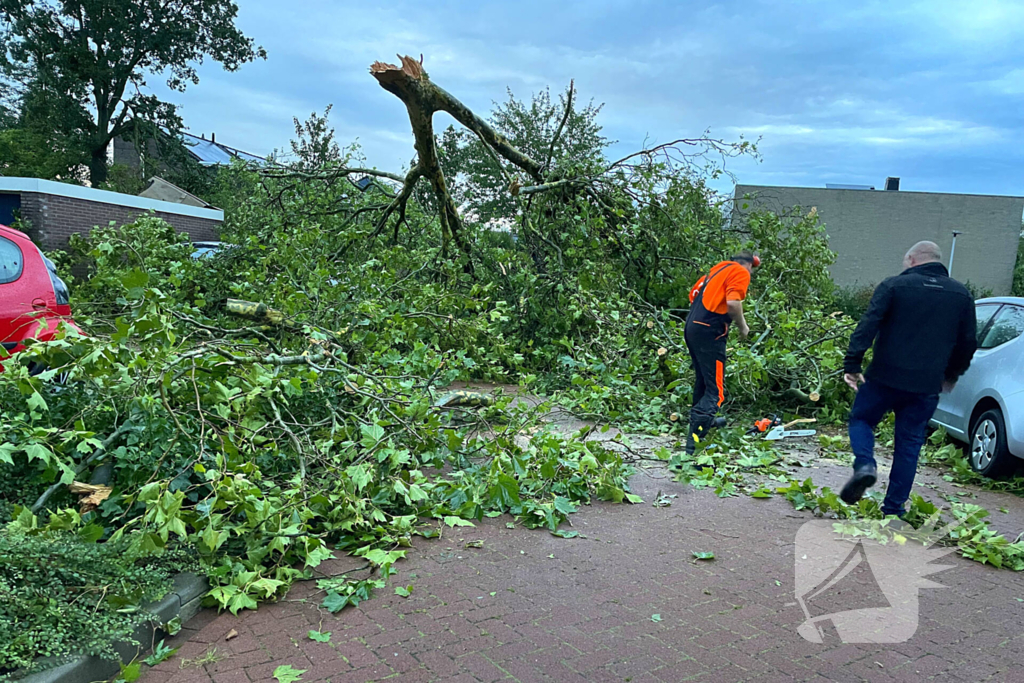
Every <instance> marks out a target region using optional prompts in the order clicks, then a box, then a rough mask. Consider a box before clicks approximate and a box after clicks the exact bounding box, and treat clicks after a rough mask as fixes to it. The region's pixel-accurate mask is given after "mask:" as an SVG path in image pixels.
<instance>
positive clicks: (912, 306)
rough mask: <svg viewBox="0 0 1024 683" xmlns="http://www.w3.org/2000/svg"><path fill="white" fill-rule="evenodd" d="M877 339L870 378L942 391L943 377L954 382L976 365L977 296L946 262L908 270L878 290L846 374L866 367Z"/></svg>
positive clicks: (853, 346)
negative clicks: (866, 355) (867, 355)
mask: <svg viewBox="0 0 1024 683" xmlns="http://www.w3.org/2000/svg"><path fill="white" fill-rule="evenodd" d="M872 343H874V345H875V352H874V356H873V360H872V361H871V366H870V367H868V370H867V372H866V373H865V376H866V377H867V378H868V379H870V380H872V381H873V382H878V383H879V384H884V385H886V386H889V387H892V388H894V389H901V390H903V391H909V392H913V393H917V394H937V393H939V392H940V391H941V390H942V382H943V381H944V380H945V381H948V382H955V381H956V380H957V379H958V378H959V377H960V375H962V374H964V373H965V372H966V371H967V368H968V366H970V364H971V358H972V357H973V356H974V350H975V349H976V348H977V346H978V340H977V330H976V322H975V317H974V299H973V297H971V294H970V293H969V292H968V291H967V288H966V287H964V286H963V285H962V284H960V283H959V282H957V281H956V280H954V279H953V278H951V277H949V271H947V270H946V267H945V266H944V265H942V264H941V263H937V262H936V263H925V264H923V265H920V266H916V267H914V268H908V269H907V270H905V271H903V272H902V273H900V274H899V275H897V276H895V277H891V278H888V279H887V280H885V281H884V282H882V284H880V285H878V287H876V288H875V293H874V295H872V297H871V304H870V305H869V306H868V310H867V312H866V313H865V314H864V316H863V317H862V318H861V319H860V323H859V324H858V325H857V330H856V331H855V332H854V333H853V336H852V337H850V348H849V350H848V351H847V352H846V361H845V363H844V369H845V371H846V372H848V373H858V372H860V371H861V363H862V362H863V360H864V353H865V352H866V351H867V350H868V349H869V348H871V344H872Z"/></svg>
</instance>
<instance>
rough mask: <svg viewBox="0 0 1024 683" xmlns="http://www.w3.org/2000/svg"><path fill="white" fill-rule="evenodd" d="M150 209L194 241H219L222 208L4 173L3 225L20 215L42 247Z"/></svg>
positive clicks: (0, 184)
mask: <svg viewBox="0 0 1024 683" xmlns="http://www.w3.org/2000/svg"><path fill="white" fill-rule="evenodd" d="M147 213H152V214H153V215H155V216H157V217H158V218H162V219H163V220H165V221H167V222H168V223H169V224H171V225H172V226H174V227H175V228H176V229H177V230H178V231H179V232H185V233H188V236H189V238H190V239H191V240H192V241H193V242H199V241H212V240H217V239H218V237H219V235H218V233H219V229H220V225H221V223H222V222H223V221H224V212H223V211H221V210H220V209H211V208H203V207H197V206H189V205H187V204H178V203H174V202H166V201H160V200H157V199H149V198H146V197H136V196H134V195H128V194H121V193H119V192H108V191H107V190H97V189H94V188H91V187H81V186H79V185H69V184H67V183H59V182H55V181H52V180H39V179H37V178H3V177H0V224H3V225H10V223H11V222H12V221H13V220H14V218H15V217H20V218H21V220H22V221H23V222H25V223H27V225H26V228H25V230H26V232H27V233H28V234H29V236H30V237H31V238H32V239H33V240H34V241H35V242H36V243H37V244H39V246H40V247H42V248H43V249H44V250H47V249H64V248H65V247H66V246H67V244H68V238H69V237H70V236H71V234H72V233H80V234H87V233H88V232H89V230H91V229H92V228H93V227H94V226H97V225H108V224H109V223H110V222H111V221H114V222H115V223H119V224H120V223H130V222H131V221H133V220H134V219H135V218H137V217H138V216H140V215H143V214H147Z"/></svg>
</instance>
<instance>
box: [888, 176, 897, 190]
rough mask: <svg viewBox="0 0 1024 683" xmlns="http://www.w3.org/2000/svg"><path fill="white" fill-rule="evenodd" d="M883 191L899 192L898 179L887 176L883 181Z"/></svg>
mask: <svg viewBox="0 0 1024 683" xmlns="http://www.w3.org/2000/svg"><path fill="white" fill-rule="evenodd" d="M885 189H886V191H888V192H899V190H900V179H899V178H893V177H892V176H889V177H888V178H886V179H885Z"/></svg>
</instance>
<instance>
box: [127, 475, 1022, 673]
mask: <svg viewBox="0 0 1024 683" xmlns="http://www.w3.org/2000/svg"><path fill="white" fill-rule="evenodd" d="M846 474H847V472H846V471H845V470H843V469H836V471H835V472H832V471H831V470H828V469H827V468H825V467H821V468H819V469H817V470H815V474H814V477H815V481H816V482H818V481H819V476H820V477H821V482H819V483H821V484H824V485H829V486H833V487H834V486H835V485H837V484H841V483H842V481H843V480H844V479H845V476H846ZM829 477H832V479H830V478H829ZM634 487H635V490H636V491H637V492H638V493H639V494H640V495H641V496H644V497H645V498H649V497H653V495H654V494H655V493H656V492H657V490H658V489H661V490H662V492H663V493H665V492H667V493H676V494H677V495H678V498H676V499H674V502H673V506H672V507H671V508H666V509H659V510H651V509H650V508H642V506H633V507H629V506H614V505H608V504H604V503H596V504H594V505H592V506H587V507H585V508H584V509H583V510H581V512H579V513H578V514H577V515H576V516H575V517H574V520H573V521H574V525H575V526H576V527H577V528H579V529H581V530H585V533H586V535H587V538H586V539H576V540H574V541H571V542H570V541H563V540H559V539H555V538H552V537H551V536H550V534H547V533H546V532H540V531H536V532H534V531H528V530H525V529H521V528H519V529H515V530H508V529H505V528H504V520H501V519H496V520H484V521H483V522H481V523H480V525H479V526H478V528H477V529H476V530H474V534H473V536H472V538H481V539H483V540H484V541H485V548H486V550H485V551H474V552H472V553H466V554H465V555H464V560H463V561H461V562H460V563H455V562H446V563H439V562H438V554H439V553H440V552H441V550H443V548H445V547H447V546H446V545H443V544H444V543H449V544H450V545H451V546H452V547H453V548H454V547H455V546H456V544H457V543H459V541H458V540H455V539H458V538H461V537H458V536H457V537H453V540H449V539H445V540H444V541H442V542H441V544H437V543H432V542H425V541H424V542H418V543H417V548H418V549H419V552H413V553H410V555H409V558H408V559H407V560H404V561H403V562H402V563H401V564H402V565H403V566H402V567H401V568H400V571H402V572H409V573H416V574H417V578H416V579H415V583H416V589H417V590H416V592H415V593H414V596H413V597H412V598H410V599H409V600H401V599H399V598H397V597H394V596H391V595H382V596H379V597H378V598H375V599H374V600H371V601H367V602H365V603H363V604H362V605H360V607H359V609H349V610H344V611H342V612H340V613H339V614H337V615H326V614H325V615H323V616H322V617H321V615H320V614H319V613H318V612H317V611H316V610H315V609H313V608H311V607H310V605H309V604H306V605H303V604H299V603H295V602H288V601H282V602H280V603H276V604H274V605H267V606H263V607H261V608H260V609H259V610H258V611H256V612H245V613H242V614H241V615H239V616H238V617H233V616H231V615H219V616H216V615H215V616H204V617H203V619H204V621H202V622H197V623H196V628H195V629H193V630H192V632H191V633H189V634H188V637H187V645H188V650H187V651H188V652H194V654H193V655H192V656H200V655H202V654H203V653H204V652H205V651H206V649H207V648H209V647H211V646H215V647H218V648H219V649H221V650H223V652H224V653H225V654H228V655H229V657H228V658H227V659H225V660H222V661H220V662H217V663H215V664H211V665H208V666H207V667H206V670H205V671H200V672H196V671H179V670H175V669H174V666H176V661H177V660H174V662H172V663H171V664H172V665H170V666H166V667H158V670H154V671H148V672H146V673H145V674H144V676H143V679H142V681H141V683H246V681H243V680H241V675H242V671H241V670H242V669H244V673H245V677H246V679H249V680H250V683H261V682H262V681H264V680H268V679H270V678H271V675H272V673H273V669H274V668H275V667H276V666H278V665H280V664H285V663H292V664H293V665H294V666H297V668H308V669H309V671H308V673H307V675H306V676H304V677H303V681H304V682H306V683H318V682H319V681H327V680H330V681H331V683H366V681H367V680H379V679H381V678H383V679H385V680H389V681H401V682H402V683H407V682H408V683H415V682H416V681H449V680H474V681H484V682H487V681H498V680H509V681H513V678H510V677H514V678H515V679H518V680H519V681H524V682H525V681H530V682H533V681H559V682H560V683H561V682H562V681H579V682H581V683H582V682H583V681H590V682H591V683H593V682H595V681H617V682H618V683H622V681H624V680H625V678H627V677H628V678H631V679H632V680H633V681H636V682H637V683H639V682H640V681H644V682H646V683H650V682H651V681H666V682H669V681H671V683H677V682H678V681H683V680H697V681H729V682H732V681H740V680H744V681H748V680H752V681H758V682H759V683H760V682H768V681H788V680H800V681H804V680H807V681H812V680H813V681H819V682H823V681H829V680H831V681H859V680H868V681H871V682H872V683H882V682H885V683H888V682H889V681H915V680H925V679H929V678H934V680H936V681H943V680H946V681H958V680H963V681H971V682H972V683H973V682H974V681H984V680H991V681H1004V680H1005V681H1017V680H1024V658H1022V653H1024V637H1022V636H1021V631H1020V611H1019V603H1017V602H1016V601H1015V600H1013V596H1016V595H1018V594H1019V593H1020V588H1019V585H1018V584H1019V575H1015V574H1013V573H1012V572H1008V571H997V570H993V569H991V568H986V567H982V566H980V565H977V564H974V563H971V562H968V561H966V560H963V559H962V558H957V557H955V556H950V557H949V558H948V559H946V560H944V562H946V563H949V564H953V565H955V569H953V570H950V571H947V572H944V573H942V574H940V575H937V576H936V577H935V580H937V581H938V582H939V583H942V584H943V585H945V586H947V589H946V590H943V591H922V592H921V594H920V596H919V597H920V621H919V627H918V631H917V633H916V634H915V635H914V636H913V637H912V638H911V639H910V640H909V641H908V642H906V643H894V644H883V645H871V644H843V643H841V642H840V641H839V639H838V633H837V632H836V631H835V630H834V628H833V629H831V630H827V632H826V639H825V642H824V643H822V644H816V643H810V642H807V641H805V640H804V639H803V638H802V637H800V635H799V634H798V633H797V630H796V629H797V627H798V626H799V625H800V624H801V623H803V621H804V619H805V616H804V614H803V612H802V610H801V608H800V607H799V606H798V605H797V604H796V603H795V598H794V597H793V594H792V591H793V583H794V561H795V556H794V551H793V542H794V539H795V537H796V533H797V530H798V529H799V527H800V525H801V524H802V523H803V522H804V521H807V520H809V519H811V517H810V516H809V515H803V514H799V513H793V511H792V508H791V507H790V505H789V503H787V502H786V501H784V500H780V499H777V498H776V499H772V500H767V501H753V500H751V499H748V498H736V499H726V500H723V499H719V498H717V497H716V496H715V495H714V494H713V493H712V492H710V491H694V490H692V489H688V488H685V487H683V486H682V485H679V484H676V483H675V482H672V481H671V480H670V479H658V480H654V479H651V480H650V481H648V480H647V478H646V477H643V476H640V477H637V478H636V479H634ZM978 495H979V497H982V496H985V495H990V494H988V493H987V492H979V493H978ZM1005 504H1006V505H1007V506H1008V507H1011V506H1015V507H1013V509H1012V510H1011V514H1010V515H1008V516H1006V517H1007V519H1012V520H1021V521H1014V522H1013V523H1014V524H1019V525H1021V526H1024V503H1020V504H1018V503H1017V502H1016V500H1015V499H1008V502H1007V503H1005ZM1017 508H1019V510H1018V509H1017ZM641 513H643V516H642V517H641V516H640V515H641ZM1017 515H1019V517H1018V516H1017ZM1001 517H1002V516H1001ZM999 521H1002V520H999ZM1007 531H1012V529H1010V528H1008V529H1007ZM466 538H467V539H469V538H470V536H468V535H467V536H466ZM608 541H613V543H609V542H608ZM701 548H706V549H713V550H715V552H716V560H715V562H713V563H707V564H703V565H694V564H693V563H692V555H691V553H692V551H693V550H694V549H701ZM439 549H440V550H439ZM520 550H525V551H526V554H525V555H524V554H520V552H519V551H520ZM551 553H554V554H555V556H556V558H557V559H556V560H548V559H547V558H546V555H548V554H551ZM402 580H404V577H402ZM775 581H778V582H779V583H780V584H782V585H780V586H776V585H775ZM495 587H500V588H495ZM504 588H512V589H514V590H515V592H514V593H512V592H509V591H504ZM493 590H502V591H503V592H502V593H500V594H499V595H496V596H494V597H491V596H490V595H489V593H490V592H491V591H493ZM709 593H710V594H709ZM296 595H298V593H297V594H296ZM303 595H305V594H303ZM478 597H483V598H484V599H483V600H477V598H478ZM417 601H419V602H417ZM311 602H313V603H314V604H315V600H312V601H311ZM445 603H447V604H445ZM735 606H741V607H742V608H741V609H734V607H735ZM655 613H659V614H661V615H662V621H660V622H652V621H651V618H650V617H651V615H652V614H655ZM206 614H209V613H206ZM321 618H322V619H323V630H324V631H330V632H332V634H333V637H332V642H331V644H330V645H323V644H319V643H314V642H313V641H310V640H309V639H308V638H306V637H305V633H306V631H307V630H308V629H309V628H311V627H312V628H315V627H317V625H318V624H319V622H320V619H321ZM231 628H236V629H237V630H238V631H239V637H238V638H237V639H235V640H236V641H238V642H236V643H235V645H234V646H231V647H229V644H228V643H224V641H223V636H224V634H225V633H227V631H228V630H230V629H231ZM484 634H486V635H484ZM293 640H294V641H295V642H294V643H293V642H292V641H293ZM253 641H255V643H256V645H257V646H258V647H255V648H253ZM231 642H235V641H231ZM296 643H297V644H298V647H296V646H295V644H296ZM250 648H252V649H250ZM236 650H237V651H236ZM242 650H245V651H244V652H242ZM183 652H184V651H183ZM303 662H306V663H305V664H304V663H303ZM570 667H571V668H570ZM208 674H209V675H208ZM210 675H212V676H214V677H219V676H222V675H223V676H224V677H225V678H224V679H223V680H211V679H210Z"/></svg>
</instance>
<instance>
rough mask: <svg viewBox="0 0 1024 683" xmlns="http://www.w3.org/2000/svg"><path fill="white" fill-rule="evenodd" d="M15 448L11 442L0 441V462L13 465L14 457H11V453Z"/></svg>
mask: <svg viewBox="0 0 1024 683" xmlns="http://www.w3.org/2000/svg"><path fill="white" fill-rule="evenodd" d="M16 450H17V449H16V448H15V447H14V444H12V443H0V462H2V463H6V464H8V465H13V464H14V459H13V458H11V455H12V454H13V453H14V451H16Z"/></svg>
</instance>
